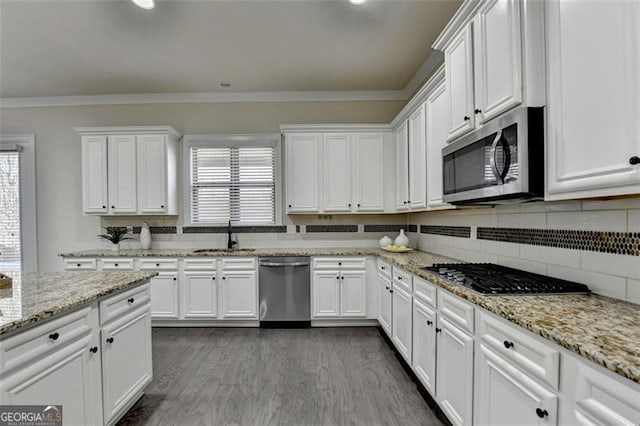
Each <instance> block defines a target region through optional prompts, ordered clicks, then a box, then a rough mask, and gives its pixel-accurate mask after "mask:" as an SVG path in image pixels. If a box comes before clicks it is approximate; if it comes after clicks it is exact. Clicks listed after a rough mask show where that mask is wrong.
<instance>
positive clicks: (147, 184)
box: [74, 126, 180, 215]
mask: <svg viewBox="0 0 640 426" xmlns="http://www.w3.org/2000/svg"><path fill="white" fill-rule="evenodd" d="M74 130H75V131H76V132H78V133H79V134H80V135H81V143H82V194H83V203H82V205H83V213H84V214H98V215H136V214H144V215H152V214H170V215H175V214H177V212H178V201H177V194H178V181H177V142H178V140H179V138H180V135H179V134H178V133H177V132H176V131H175V130H174V129H173V128H171V127H168V126H159V127H138V126H135V127H99V128H88V127H83V128H76V129H74Z"/></svg>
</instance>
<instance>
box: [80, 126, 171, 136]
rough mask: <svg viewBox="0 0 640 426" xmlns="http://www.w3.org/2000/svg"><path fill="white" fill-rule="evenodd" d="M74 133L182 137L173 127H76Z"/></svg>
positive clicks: (84, 134)
mask: <svg viewBox="0 0 640 426" xmlns="http://www.w3.org/2000/svg"><path fill="white" fill-rule="evenodd" d="M73 131H75V132H76V133H78V134H79V135H81V136H92V135H167V134H168V135H170V136H173V137H175V138H180V137H181V135H180V133H178V131H177V130H176V129H174V128H173V127H171V126H101V127H74V128H73Z"/></svg>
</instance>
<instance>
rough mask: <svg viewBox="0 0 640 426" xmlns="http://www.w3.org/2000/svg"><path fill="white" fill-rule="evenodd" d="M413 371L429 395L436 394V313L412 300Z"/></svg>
mask: <svg viewBox="0 0 640 426" xmlns="http://www.w3.org/2000/svg"><path fill="white" fill-rule="evenodd" d="M413 371H414V372H415V373H416V376H418V379H420V382H422V384H423V385H424V387H425V388H426V389H427V390H428V391H429V393H431V395H435V394H436V313H435V311H434V310H433V309H431V308H429V307H428V306H426V305H424V304H423V303H420V302H419V301H418V300H416V299H414V300H413Z"/></svg>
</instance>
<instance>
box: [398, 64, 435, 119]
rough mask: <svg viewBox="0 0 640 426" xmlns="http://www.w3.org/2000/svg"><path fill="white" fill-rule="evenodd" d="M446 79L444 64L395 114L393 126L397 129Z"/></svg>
mask: <svg viewBox="0 0 640 426" xmlns="http://www.w3.org/2000/svg"><path fill="white" fill-rule="evenodd" d="M443 81H444V64H441V65H440V67H439V68H438V69H437V70H436V71H435V72H434V73H433V75H432V76H431V78H430V79H429V81H427V82H426V83H425V84H424V85H423V86H422V87H421V88H420V90H419V91H418V92H417V93H416V94H415V95H414V96H413V97H412V98H411V100H410V101H409V102H407V104H406V105H405V106H404V108H402V110H401V111H400V112H399V113H398V115H396V116H395V118H394V119H393V121H392V122H391V127H392V128H393V129H395V128H396V127H397V126H398V125H399V124H400V123H402V122H403V121H404V120H406V119H407V118H408V117H409V114H411V113H412V112H413V111H415V109H416V108H417V107H418V106H419V105H420V104H422V103H423V102H424V101H426V100H427V97H428V96H429V94H430V93H431V92H432V91H433V90H434V89H435V88H436V86H437V85H439V84H440V83H442V82H443Z"/></svg>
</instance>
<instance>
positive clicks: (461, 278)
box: [453, 273, 465, 283]
mask: <svg viewBox="0 0 640 426" xmlns="http://www.w3.org/2000/svg"><path fill="white" fill-rule="evenodd" d="M464 279H465V276H464V274H463V273H459V274H455V275H454V276H453V280H454V281H455V282H458V283H462V282H464Z"/></svg>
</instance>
